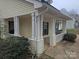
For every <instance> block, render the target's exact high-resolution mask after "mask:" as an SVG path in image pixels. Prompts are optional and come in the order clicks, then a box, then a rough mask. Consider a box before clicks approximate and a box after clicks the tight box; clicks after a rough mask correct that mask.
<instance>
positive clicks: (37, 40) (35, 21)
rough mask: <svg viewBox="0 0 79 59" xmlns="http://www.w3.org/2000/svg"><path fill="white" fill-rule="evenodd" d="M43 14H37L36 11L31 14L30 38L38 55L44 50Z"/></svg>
mask: <svg viewBox="0 0 79 59" xmlns="http://www.w3.org/2000/svg"><path fill="white" fill-rule="evenodd" d="M42 32H43V16H41V15H38V12H35V13H33V14H32V39H33V41H34V46H35V50H36V54H37V55H38V56H39V55H40V54H41V53H43V51H44V41H43V35H42V34H43V33H42Z"/></svg>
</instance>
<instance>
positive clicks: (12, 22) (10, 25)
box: [8, 20, 14, 34]
mask: <svg viewBox="0 0 79 59" xmlns="http://www.w3.org/2000/svg"><path fill="white" fill-rule="evenodd" d="M12 27H13V28H12ZM8 33H9V34H14V21H13V20H11V21H8Z"/></svg>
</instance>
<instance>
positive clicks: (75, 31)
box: [67, 29, 79, 34]
mask: <svg viewBox="0 0 79 59" xmlns="http://www.w3.org/2000/svg"><path fill="white" fill-rule="evenodd" d="M67 32H68V33H74V34H79V29H67Z"/></svg>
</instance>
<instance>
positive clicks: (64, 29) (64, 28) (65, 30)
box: [63, 20, 67, 33]
mask: <svg viewBox="0 0 79 59" xmlns="http://www.w3.org/2000/svg"><path fill="white" fill-rule="evenodd" d="M63 32H64V33H67V29H66V20H65V21H63Z"/></svg>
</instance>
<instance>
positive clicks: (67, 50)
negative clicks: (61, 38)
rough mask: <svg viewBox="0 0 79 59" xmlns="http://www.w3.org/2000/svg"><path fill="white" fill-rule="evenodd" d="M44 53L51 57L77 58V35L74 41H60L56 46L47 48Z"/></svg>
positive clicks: (78, 51)
mask: <svg viewBox="0 0 79 59" xmlns="http://www.w3.org/2000/svg"><path fill="white" fill-rule="evenodd" d="M44 55H47V56H50V57H52V59H79V35H78V36H77V39H76V43H70V42H66V41H65V42H60V43H59V44H57V46H55V47H50V48H48V50H47V51H45V53H44ZM43 57H44V56H43Z"/></svg>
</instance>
